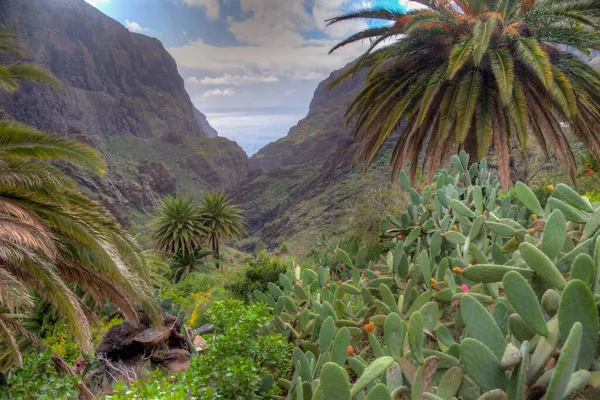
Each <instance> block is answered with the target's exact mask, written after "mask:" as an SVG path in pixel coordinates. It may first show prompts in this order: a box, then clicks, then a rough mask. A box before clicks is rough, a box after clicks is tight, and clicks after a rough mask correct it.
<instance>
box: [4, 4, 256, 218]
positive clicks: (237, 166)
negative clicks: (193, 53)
mask: <svg viewBox="0 0 600 400" xmlns="http://www.w3.org/2000/svg"><path fill="white" fill-rule="evenodd" d="M0 25H2V26H4V27H5V28H7V29H9V30H10V31H12V32H15V33H16V34H17V35H18V36H19V38H20V39H21V42H22V44H23V45H24V47H25V48H26V49H27V50H29V53H30V54H31V56H30V57H29V59H28V61H31V62H33V63H36V64H39V65H41V66H43V67H45V68H46V69H48V70H49V71H50V72H52V73H53V74H54V75H55V76H56V78H57V79H58V80H59V81H60V82H61V86H62V87H61V88H60V89H55V88H51V87H48V86H47V85H41V84H30V83H25V84H23V85H22V87H21V89H20V90H18V91H17V92H16V93H14V94H13V93H7V92H0V117H1V118H3V119H12V120H16V121H19V122H22V123H25V124H28V125H31V126H34V127H35V128H37V129H40V130H43V131H47V132H51V133H55V134H58V135H64V136H68V137H72V138H75V139H77V140H81V141H83V142H84V143H87V144H89V145H90V146H92V147H94V148H95V149H96V150H98V151H99V152H100V153H101V154H102V155H103V157H104V159H105V161H106V164H107V173H106V174H105V175H103V176H102V177H97V176H94V175H92V174H90V173H89V172H88V171H85V170H83V169H77V168H72V167H71V166H66V167H65V169H67V172H68V173H69V174H70V175H71V176H73V177H74V178H75V179H76V181H77V182H78V183H79V184H80V185H81V186H82V187H83V188H84V189H85V192H86V193H87V194H88V195H90V196H91V197H93V198H94V199H99V198H100V197H101V195H102V196H103V199H102V200H103V203H105V204H107V205H108V208H109V209H110V210H111V211H113V212H114V213H116V214H117V217H118V219H119V221H120V222H124V223H125V224H127V218H128V216H129V215H131V213H129V212H128V211H129V210H128V208H136V209H139V210H149V209H148V208H149V207H152V206H154V205H155V203H156V201H157V200H158V199H160V198H162V197H164V196H166V195H172V194H175V193H176V190H177V180H180V181H181V182H180V183H181V184H182V187H181V189H182V191H184V192H200V191H204V190H206V189H209V188H215V189H217V190H219V189H224V188H227V187H231V186H234V185H236V184H238V183H239V182H240V181H241V180H243V179H245V176H246V174H247V156H246V155H245V153H244V152H243V151H241V149H239V150H238V146H237V145H236V144H235V143H233V142H231V141H227V140H226V139H224V138H216V139H209V137H210V136H213V135H216V132H215V131H214V129H212V127H210V125H209V124H208V121H206V118H205V116H204V115H203V114H202V113H200V112H199V111H198V110H196V108H195V107H194V105H193V104H192V102H191V100H190V97H189V95H188V94H187V92H186V90H185V86H184V81H183V79H182V78H181V76H180V75H179V73H178V71H177V65H176V63H175V60H174V59H173V57H171V55H170V54H169V53H168V52H167V51H166V50H165V48H164V46H163V45H162V43H161V42H160V41H159V40H157V39H155V38H151V37H148V36H146V35H142V34H138V33H134V32H130V31H129V30H128V29H127V28H125V27H124V26H123V25H121V24H120V23H119V22H117V21H115V20H114V19H112V18H109V17H107V16H106V15H104V14H103V13H102V12H100V11H99V10H97V9H96V8H95V7H93V6H91V5H89V4H88V3H86V2H85V1H83V0H26V1H23V0H0ZM1 58H2V59H3V60H4V61H8V62H12V61H13V60H12V59H10V60H7V59H6V57H5V55H2V57H1ZM213 140H214V141H215V142H214V143H215V144H214V145H213V142H212V141H213ZM217 147H218V149H216V150H217V151H214V150H215V148H217ZM203 150H204V151H205V155H203V156H200V155H198V154H199V153H202V151H203ZM190 157H192V158H194V157H200V158H204V159H205V160H207V162H206V163H198V164H199V165H200V168H190V167H187V162H186V160H187V158H190ZM146 162H148V163H149V165H143V164H146ZM136 184H137V185H139V187H138V186H137V185H136ZM183 185H185V186H183ZM146 207H148V208H146Z"/></svg>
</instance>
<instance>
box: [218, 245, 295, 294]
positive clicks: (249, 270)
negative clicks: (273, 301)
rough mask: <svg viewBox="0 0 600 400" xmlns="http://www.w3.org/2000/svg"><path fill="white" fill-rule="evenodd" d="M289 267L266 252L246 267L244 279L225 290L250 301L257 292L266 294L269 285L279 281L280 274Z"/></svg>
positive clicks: (227, 285) (226, 286)
mask: <svg viewBox="0 0 600 400" xmlns="http://www.w3.org/2000/svg"><path fill="white" fill-rule="evenodd" d="M286 271H287V267H286V265H285V263H284V262H283V261H282V260H281V259H280V258H279V257H272V258H271V257H270V256H269V254H268V253H267V252H266V251H263V252H261V253H260V254H259V255H258V257H257V258H256V259H255V260H253V261H250V262H249V263H248V264H247V265H246V272H245V274H244V278H243V279H241V280H238V281H237V282H234V283H231V284H226V285H225V288H226V289H228V290H231V291H232V292H233V293H235V294H237V295H239V296H241V297H243V298H244V299H248V298H250V297H251V296H252V293H254V291H255V290H258V291H261V292H266V291H267V284H268V283H269V282H274V281H277V280H278V279H279V274H282V273H285V272H286Z"/></svg>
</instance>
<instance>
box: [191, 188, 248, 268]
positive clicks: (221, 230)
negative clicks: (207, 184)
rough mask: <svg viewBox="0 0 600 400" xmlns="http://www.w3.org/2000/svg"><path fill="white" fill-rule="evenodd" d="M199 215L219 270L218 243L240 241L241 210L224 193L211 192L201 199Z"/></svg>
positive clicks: (242, 228)
mask: <svg viewBox="0 0 600 400" xmlns="http://www.w3.org/2000/svg"><path fill="white" fill-rule="evenodd" d="M200 214H201V215H202V217H203V218H204V223H205V225H206V228H207V230H208V238H209V244H210V246H211V248H212V251H213V253H214V256H215V259H216V260H217V268H219V256H220V252H219V243H220V241H221V240H222V239H232V238H237V239H241V238H242V236H243V235H244V232H245V231H244V224H245V221H246V220H245V218H244V217H243V216H242V209H241V208H240V207H238V206H237V205H235V204H233V203H232V201H231V200H230V199H229V197H228V196H227V194H225V193H217V192H215V191H212V192H210V193H207V194H206V195H204V197H203V198H202V202H201V204H200Z"/></svg>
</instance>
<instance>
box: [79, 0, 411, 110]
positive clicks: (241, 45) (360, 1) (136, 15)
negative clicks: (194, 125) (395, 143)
mask: <svg viewBox="0 0 600 400" xmlns="http://www.w3.org/2000/svg"><path fill="white" fill-rule="evenodd" d="M86 1H87V2H88V3H90V4H92V5H94V6H95V7H97V8H98V9H99V10H101V11H102V12H104V13H105V14H106V15H108V16H110V17H112V18H114V19H115V20H117V21H119V22H121V23H122V24H123V25H124V26H126V27H127V28H128V29H129V30H130V31H134V32H139V33H143V34H145V35H148V36H153V37H156V38H158V39H159V40H161V41H162V43H163V45H164V46H165V48H166V49H167V50H168V51H169V53H170V54H171V55H172V56H173V57H174V58H175V60H176V62H177V65H178V68H179V72H180V74H181V75H182V77H183V78H184V79H185V85H186V89H187V91H188V93H189V94H190V97H191V99H192V102H193V103H194V104H195V105H196V107H197V108H198V109H199V110H200V111H202V112H204V113H210V112H211V111H216V110H219V111H223V110H238V111H239V110H248V111H251V110H253V109H261V108H263V109H264V108H269V109H275V110H277V109H281V110H285V109H308V105H309V103H310V100H311V98H312V95H313V93H314V90H315V89H316V87H317V85H318V83H319V82H320V81H322V80H323V79H325V78H326V77H327V76H328V75H329V74H330V73H331V72H332V71H334V70H336V69H339V68H341V67H343V66H344V65H346V64H347V63H349V62H350V61H352V60H354V59H356V58H357V57H358V56H359V55H360V54H361V53H362V52H363V51H364V50H365V49H366V47H367V46H368V44H366V43H365V44H356V45H352V46H349V47H347V48H344V49H342V50H339V51H336V52H335V53H333V54H332V55H328V54H327V53H328V51H329V49H330V48H331V47H332V46H333V45H334V44H336V43H337V42H339V41H340V40H341V39H344V38H346V37H347V36H349V35H351V34H353V33H355V32H357V31H358V30H361V29H364V28H366V27H367V23H366V22H362V21H357V22H350V23H342V24H338V25H334V26H332V27H327V26H326V23H325V20H326V19H328V18H331V17H334V16H337V15H340V14H342V13H344V12H347V11H350V10H354V9H358V8H362V7H365V6H369V5H373V4H375V5H389V6H396V5H398V3H399V2H402V1H404V0H86Z"/></svg>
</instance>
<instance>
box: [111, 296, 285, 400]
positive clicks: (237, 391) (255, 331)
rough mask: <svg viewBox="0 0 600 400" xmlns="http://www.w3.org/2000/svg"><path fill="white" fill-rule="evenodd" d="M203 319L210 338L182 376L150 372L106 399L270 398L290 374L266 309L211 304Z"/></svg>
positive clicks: (233, 303) (282, 343)
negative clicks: (210, 331) (277, 383)
mask: <svg viewBox="0 0 600 400" xmlns="http://www.w3.org/2000/svg"><path fill="white" fill-rule="evenodd" d="M207 316H208V319H209V321H211V322H213V323H214V324H215V328H216V332H215V334H214V335H213V336H212V337H211V338H210V340H209V343H210V348H209V349H208V350H207V351H206V352H205V353H202V354H201V355H199V356H197V357H195V358H194V359H193V361H192V364H191V365H190V368H189V369H188V370H187V371H186V372H183V373H180V374H176V375H173V376H166V375H164V374H162V373H160V372H153V373H151V374H149V375H147V376H145V377H143V378H142V379H141V380H139V381H137V382H136V383H134V384H133V386H131V387H127V386H126V385H124V384H123V383H120V384H118V385H117V387H116V393H115V394H114V395H113V396H108V397H107V398H108V399H114V400H121V399H138V398H163V399H169V400H171V399H172V400H179V399H181V400H183V399H189V398H207V399H210V398H225V399H251V398H256V396H257V395H258V394H259V393H260V394H261V395H260V397H263V396H266V395H267V394H275V393H276V392H275V391H274V389H273V388H272V386H273V382H274V381H275V380H277V379H278V378H280V377H283V376H286V375H287V372H288V370H289V368H290V366H289V365H288V362H289V358H288V354H289V351H290V344H289V343H288V342H287V340H286V339H285V337H284V336H282V335H280V334H278V333H276V332H273V331H272V330H271V329H270V319H271V314H270V311H269V309H268V307H267V306H266V305H264V304H253V305H244V303H243V302H241V301H239V300H229V301H223V302H216V303H214V304H213V306H212V307H211V308H210V309H209V310H208V313H207ZM269 383H270V385H269ZM260 397H258V398H260Z"/></svg>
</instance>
